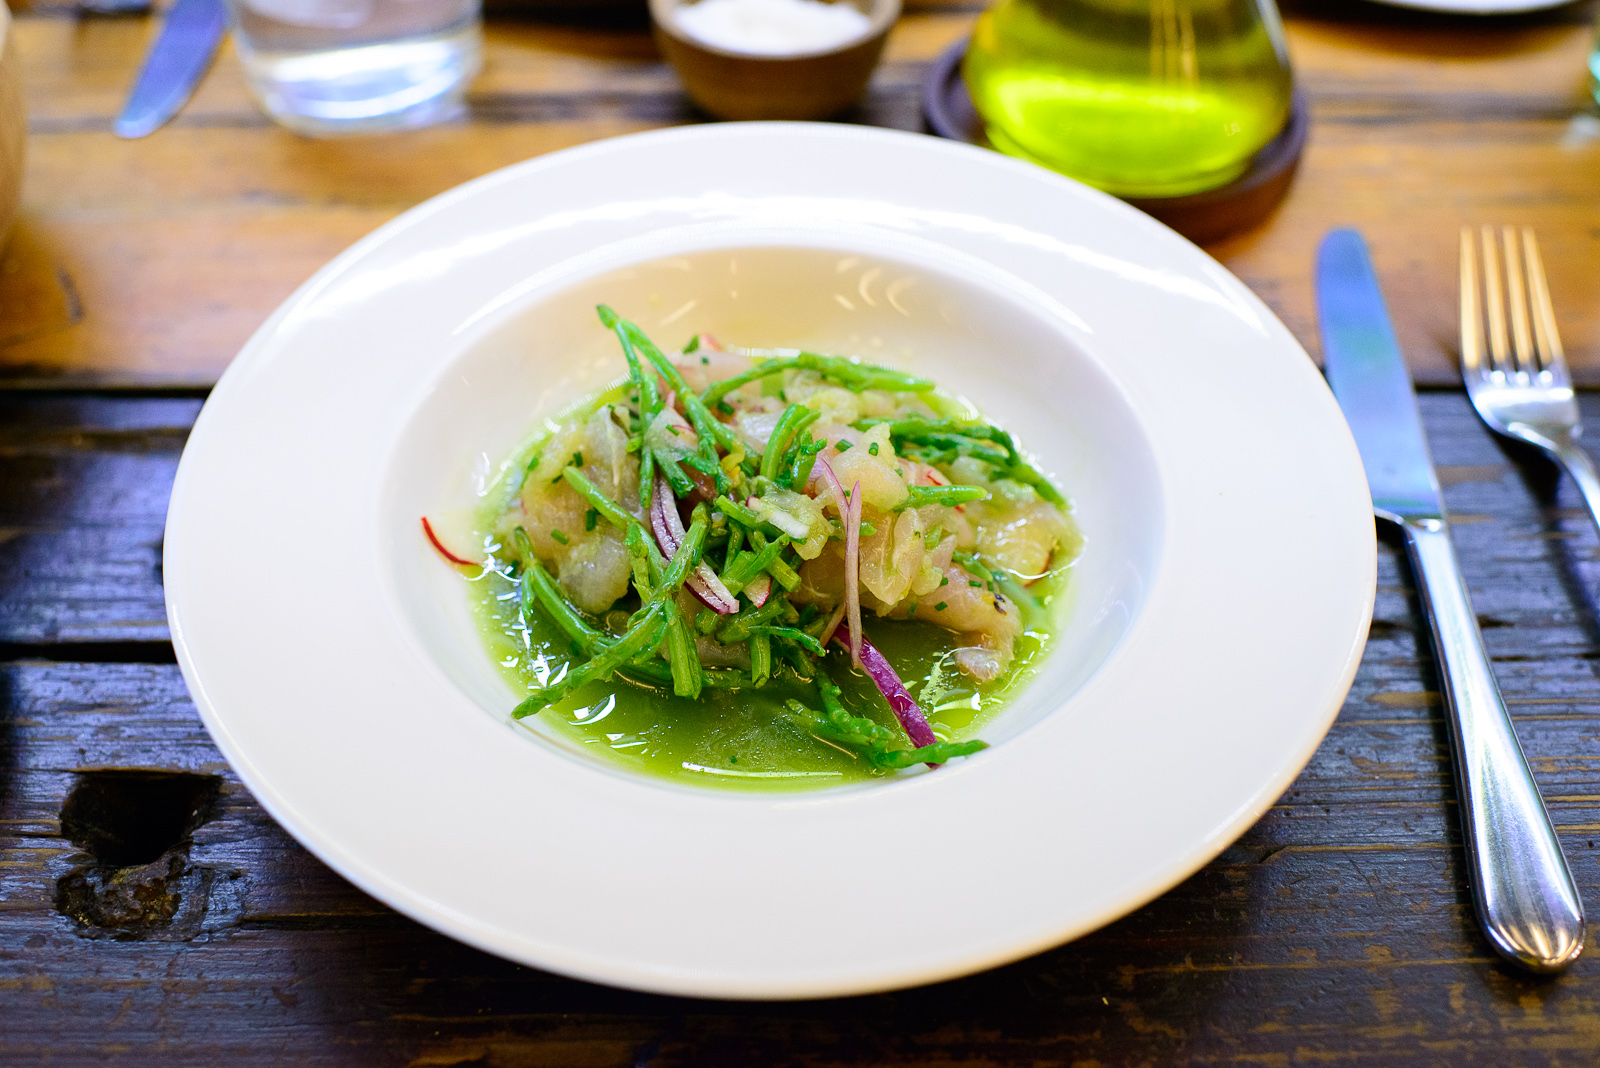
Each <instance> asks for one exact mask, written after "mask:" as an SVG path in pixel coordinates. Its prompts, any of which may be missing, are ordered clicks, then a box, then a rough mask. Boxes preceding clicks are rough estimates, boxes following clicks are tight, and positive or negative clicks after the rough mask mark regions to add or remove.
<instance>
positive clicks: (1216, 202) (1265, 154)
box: [922, 41, 1311, 241]
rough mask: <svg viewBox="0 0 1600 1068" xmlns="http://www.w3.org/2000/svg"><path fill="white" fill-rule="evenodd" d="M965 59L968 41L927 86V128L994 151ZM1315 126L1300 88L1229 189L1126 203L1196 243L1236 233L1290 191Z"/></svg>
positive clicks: (940, 63)
mask: <svg viewBox="0 0 1600 1068" xmlns="http://www.w3.org/2000/svg"><path fill="white" fill-rule="evenodd" d="M966 54H967V42H966V41H957V42H956V43H955V44H954V45H952V46H950V47H949V48H948V49H946V50H945V52H944V54H943V55H941V56H940V57H939V58H938V59H937V60H936V61H935V62H934V64H933V67H932V69H930V70H929V71H928V77H927V80H925V81H924V82H923V83H922V111H923V115H924V116H925V117H926V118H927V121H928V128H929V129H930V130H932V131H933V132H934V133H935V134H938V135H939V136H940V137H948V138H950V139H951V140H952V141H965V142H967V143H968V144H973V145H979V146H981V147H983V148H989V147H992V146H990V144H989V139H988V137H987V136H985V134H984V130H983V120H982V119H980V118H979V117H978V112H977V109H975V108H974V107H973V106H972V97H971V96H970V95H969V94H968V93H967V83H966V82H965V81H964V80H963V79H962V77H961V60H962V59H963V58H964V57H965V56H966ZM1310 125H1311V119H1310V115H1309V114H1308V112H1307V109H1306V101H1305V97H1304V96H1303V95H1302V94H1301V93H1300V91H1299V90H1298V89H1296V90H1295V93H1294V103H1293V105H1292V106H1291V108H1290V111H1289V121H1288V122H1287V123H1285V124H1284V127H1283V132H1282V133H1280V134H1278V136H1277V137H1275V138H1273V139H1272V140H1271V141H1269V142H1268V143H1267V144H1266V146H1265V147H1263V148H1262V149H1261V151H1259V152H1257V153H1256V154H1255V155H1254V156H1253V157H1251V159H1250V165H1249V166H1248V167H1247V168H1246V169H1245V172H1244V173H1243V174H1242V175H1240V176H1239V177H1238V178H1236V179H1234V180H1233V181H1231V182H1229V183H1228V184H1227V185H1224V186H1219V187H1218V188H1216V189H1208V190H1206V191H1205V192H1203V193H1191V194H1189V195H1188V196H1181V197H1123V198H1122V199H1123V200H1125V201H1127V202H1128V203H1129V204H1132V205H1133V206H1134V207H1136V208H1138V209H1139V210H1140V211H1143V212H1145V213H1147V214H1149V215H1153V216H1155V217H1156V218H1157V219H1160V220H1161V221H1162V222H1164V223H1166V224H1167V225H1168V226H1170V227H1172V228H1173V229H1174V230H1176V231H1178V232H1179V233H1180V234H1182V235H1183V236H1184V237H1187V238H1188V239H1189V240H1191V241H1214V240H1216V239H1217V238H1220V237H1225V236H1227V235H1228V234H1232V233H1236V232H1238V231H1240V230H1243V229H1245V228H1247V227H1250V226H1253V225H1255V224H1256V223H1258V222H1260V221H1262V220H1263V219H1265V218H1266V217H1267V216H1269V215H1271V214H1272V210H1273V209H1274V208H1276V207H1277V206H1278V202H1279V201H1281V200H1282V199H1283V196H1284V194H1285V193H1287V192H1288V191H1289V184H1290V182H1292V181H1293V180H1294V172H1295V169H1296V168H1297V167H1298V166H1299V165H1300V153H1301V151H1303V150H1304V149H1305V146H1306V132H1307V130H1308V129H1309V127H1310Z"/></svg>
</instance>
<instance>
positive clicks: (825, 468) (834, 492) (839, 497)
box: [811, 456, 849, 522]
mask: <svg viewBox="0 0 1600 1068" xmlns="http://www.w3.org/2000/svg"><path fill="white" fill-rule="evenodd" d="M819 478H820V479H821V480H822V481H823V482H824V483H825V484H826V485H827V487H828V497H829V499H830V500H832V501H833V506H834V507H835V508H837V509H839V520H840V522H843V521H844V514H845V512H847V511H849V508H848V507H847V506H846V505H845V502H844V486H842V485H840V484H839V476H838V475H836V474H834V472H833V465H832V464H830V463H829V462H828V458H827V457H826V456H819V457H817V463H816V466H815V467H813V468H812V469H811V481H813V482H815V481H817V479H819Z"/></svg>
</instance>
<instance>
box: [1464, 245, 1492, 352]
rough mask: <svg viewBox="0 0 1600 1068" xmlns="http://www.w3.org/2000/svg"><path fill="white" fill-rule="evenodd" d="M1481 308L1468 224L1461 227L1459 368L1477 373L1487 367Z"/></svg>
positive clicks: (1473, 251)
mask: <svg viewBox="0 0 1600 1068" xmlns="http://www.w3.org/2000/svg"><path fill="white" fill-rule="evenodd" d="M1483 356H1484V352H1483V308H1482V307H1481V306H1480V305H1479V303H1478V249H1477V246H1476V245H1474V244H1473V240H1472V227H1470V226H1463V227H1462V228H1461V369H1462V372H1463V374H1467V375H1478V374H1483V373H1484V372H1485V371H1487V370H1488V368H1487V367H1485V366H1484V362H1483Z"/></svg>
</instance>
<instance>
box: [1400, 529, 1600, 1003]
mask: <svg viewBox="0 0 1600 1068" xmlns="http://www.w3.org/2000/svg"><path fill="white" fill-rule="evenodd" d="M1400 527H1401V529H1402V530H1403V531H1404V532H1405V537H1406V552H1407V555H1408V556H1409V557H1410V558H1411V566H1412V569H1413V570H1414V571H1415V573H1416V577H1417V588H1418V590H1419V591H1420V593H1421V595H1422V603H1423V607H1424V609H1425V610H1426V611H1427V613H1428V619H1429V622H1430V623H1431V628H1430V630H1431V633H1432V635H1433V650H1434V653H1435V654H1436V656H1437V658H1438V662H1439V674H1440V677H1441V679H1442V681H1443V683H1444V697H1445V712H1446V718H1447V719H1448V720H1449V723H1450V741H1451V748H1452V750H1453V752H1454V754H1455V766H1456V790H1457V796H1458V798H1459V802H1460V809H1461V831H1462V836H1463V838H1464V839H1465V841H1466V847H1467V848H1466V854H1467V862H1468V865H1469V866H1470V867H1471V873H1472V896H1473V901H1474V903H1475V904H1476V906H1477V909H1478V918H1479V920H1480V921H1481V923H1482V925H1483V929H1484V933H1485V934H1486V935H1487V936H1488V938H1489V941H1490V942H1491V943H1492V944H1493V945H1494V947H1495V949H1496V950H1497V951H1498V952H1499V953H1500V954H1501V955H1503V956H1504V957H1506V958H1507V959H1508V960H1510V961H1512V962H1514V963H1516V964H1518V965H1520V966H1522V967H1524V968H1527V969H1529V970H1530V971H1536V972H1555V971H1560V970H1561V969H1563V968H1565V967H1566V966H1567V965H1569V964H1571V963H1572V962H1573V961H1574V960H1576V959H1577V957H1578V954H1579V953H1581V952H1582V951H1583V900H1582V898H1581V897H1579V895H1578V888H1577V886H1576V885H1575V884H1574V883H1573V881H1572V872H1571V870H1570V869H1569V868H1568V867H1567V860H1566V857H1565V856H1564V855H1563V854H1562V852H1561V842H1560V840H1559V839H1558V838H1557V837H1556V832H1555V828H1554V827H1553V826H1552V825H1551V823H1550V816H1549V814H1548V813H1547V812H1546V811H1545V807H1544V802H1543V801H1542V800H1541V799H1540V796H1539V787H1538V785H1537V784H1536V783H1535V782H1534V781H1533V773H1532V772H1531V771H1529V770H1528V761H1527V759H1526V758H1525V757H1524V756H1523V755H1522V747H1521V746H1520V745H1518V744H1517V736H1516V733H1515V731H1514V730H1513V729H1512V726H1511V716H1510V715H1509V713H1507V711H1506V705H1505V701H1504V700H1503V699H1502V698H1501V696H1500V687H1499V685H1498V684H1497V683H1496V682H1495V677H1494V672H1493V671H1492V670H1491V668H1490V666H1489V655H1488V653H1487V652H1486V651H1485V649H1484V647H1483V636H1482V635H1481V634H1480V633H1479V631H1478V621H1477V617H1476V615H1475V614H1474V613H1473V610H1472V602H1471V600H1470V599H1469V597H1468V596H1467V587H1466V583H1465V581H1464V580H1463V579H1462V576H1461V568H1460V566H1459V565H1458V563H1457V562H1456V554H1455V549H1454V547H1453V546H1452V545H1451V542H1450V528H1449V525H1448V524H1447V523H1446V522H1445V521H1444V520H1443V519H1442V518H1432V519H1405V520H1401V521H1400Z"/></svg>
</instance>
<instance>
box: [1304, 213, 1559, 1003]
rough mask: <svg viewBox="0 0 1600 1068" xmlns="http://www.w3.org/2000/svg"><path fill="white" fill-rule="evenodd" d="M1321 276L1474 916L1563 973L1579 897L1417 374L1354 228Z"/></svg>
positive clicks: (1331, 372)
mask: <svg viewBox="0 0 1600 1068" xmlns="http://www.w3.org/2000/svg"><path fill="white" fill-rule="evenodd" d="M1316 285H1317V314H1318V319H1319V320H1320V323H1321V329H1322V355H1323V360H1324V362H1325V364H1326V367H1327V374H1328V384H1329V385H1330V386H1331V387H1332V388H1333V395H1334V396H1335V397H1336V398H1338V401H1339V407H1340V408H1342V409H1343V410H1344V416H1345V419H1346V420H1347V421H1348V422H1349V424H1350V430H1351V432H1352V433H1353V434H1354V435H1355V439H1356V445H1357V447H1358V448H1359V449H1360V450H1361V462H1362V465H1363V466H1364V467H1365V468H1366V470H1367V482H1368V484H1369V485H1370V486H1371V487H1372V507H1373V511H1374V512H1376V513H1377V515H1378V517H1379V518H1381V519H1386V520H1388V521H1389V522H1391V523H1397V524H1399V526H1400V529H1401V530H1402V531H1403V532H1404V533H1405V540H1406V552H1407V555H1408V556H1409V557H1410V559H1411V568H1412V571H1413V572H1414V573H1415V574H1416V580H1417V587H1418V589H1419V590H1420V591H1421V594H1422V603H1423V605H1424V607H1425V609H1426V611H1427V614H1428V620H1429V622H1430V623H1431V625H1432V632H1433V651H1434V655H1435V656H1436V657H1437V658H1438V662H1439V674H1440V676H1441V677H1442V678H1443V680H1444V691H1445V693H1444V696H1445V704H1446V707H1447V712H1448V715H1447V718H1448V720H1449V722H1450V740H1451V743H1452V748H1453V749H1454V752H1455V766H1456V790H1457V794H1458V796H1459V799H1460V809H1461V830H1462V835H1463V837H1464V838H1465V839H1466V846H1467V849H1466V854H1467V863H1468V867H1469V869H1470V872H1471V877H1472V897H1473V901H1474V903H1475V904H1476V905H1477V909H1478V918H1479V920H1480V922H1481V923H1482V925H1483V930H1484V933H1485V934H1487V935H1488V937H1489V941H1490V942H1491V943H1493V945H1494V947H1495V949H1496V950H1498V951H1499V952H1500V953H1501V954H1502V955H1503V956H1505V957H1506V958H1507V959H1509V960H1511V961H1513V962H1515V963H1517V964H1520V965H1521V966H1522V967H1524V968H1527V969H1529V970H1531V971H1536V972H1553V971H1559V970H1560V969H1562V968H1565V967H1566V966H1567V965H1569V964H1571V963H1572V962H1573V961H1574V960H1575V959H1577V956H1578V954H1579V953H1580V952H1582V951H1583V901H1582V899H1581V898H1580V897H1579V896H1578V888H1577V887H1576V886H1575V885H1574V884H1573V881H1572V872H1571V871H1570V870H1569V869H1568V868H1567V859H1566V857H1565V856H1563V855H1562V852H1561V843H1560V841H1559V840H1558V839H1557V838H1556V832H1555V828H1554V827H1552V826H1551V825H1550V817H1549V815H1548V814H1547V813H1546V812H1545V809H1544V803H1543V801H1541V800H1540V798H1539V788H1538V786H1537V785H1536V784H1535V783H1534V781H1533V775H1532V773H1531V772H1529V770H1528V762H1527V760H1526V759H1525V758H1524V757H1523V755H1522V747H1521V746H1519V745H1518V744H1517V736H1516V734H1515V733H1514V732H1513V730H1512V728H1511V717H1510V716H1509V715H1508V714H1507V713H1506V706H1505V701H1504V700H1502V699H1501V697H1500V688H1499V686H1498V685H1496V683H1495V678H1494V672H1493V671H1492V670H1491V669H1490V666H1489V655H1488V653H1487V652H1485V651H1484V648H1483V637H1482V635H1480V634H1479V633H1478V621H1477V617H1476V616H1474V614H1473V611H1472V602H1471V601H1470V600H1469V599H1468V597H1467V585H1466V582H1465V581H1464V580H1463V578H1462V576H1461V569H1460V567H1459V566H1458V564H1457V563H1456V554H1455V549H1454V548H1453V547H1452V546H1451V543H1450V526H1449V522H1448V520H1447V517H1446V515H1445V508H1444V500H1443V498H1442V496H1441V495H1440V493H1439V480H1438V478H1437V477H1435V475H1434V471H1433V463H1432V461H1431V460H1430V459H1429V458H1428V444H1427V441H1426V439H1425V438H1424V437H1423V433H1422V420H1421V418H1420V417H1419V416H1418V414H1417V398H1416V394H1415V393H1414V392H1413V391H1412V387H1411V375H1410V373H1409V372H1408V371H1407V370H1406V365H1405V362H1404V361H1403V360H1402V359H1401V356H1400V343H1399V342H1398V341H1397V340H1396V339H1395V334H1394V328H1393V327H1392V326H1391V325H1390V322H1389V313H1388V310H1387V309H1386V308H1385V307H1384V303H1383V294H1382V293H1381V292H1380V291H1379V289H1378V279H1377V276H1376V275H1375V274H1374V272H1373V270H1372V262H1371V260H1369V259H1368V258H1367V246H1366V242H1364V241H1363V240H1362V239H1361V235H1360V234H1358V233H1356V232H1355V231H1354V230H1335V231H1333V232H1332V233H1330V234H1328V236H1327V237H1325V238H1323V240H1322V246H1321V247H1320V248H1319V249H1318V250H1317V282H1316Z"/></svg>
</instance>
